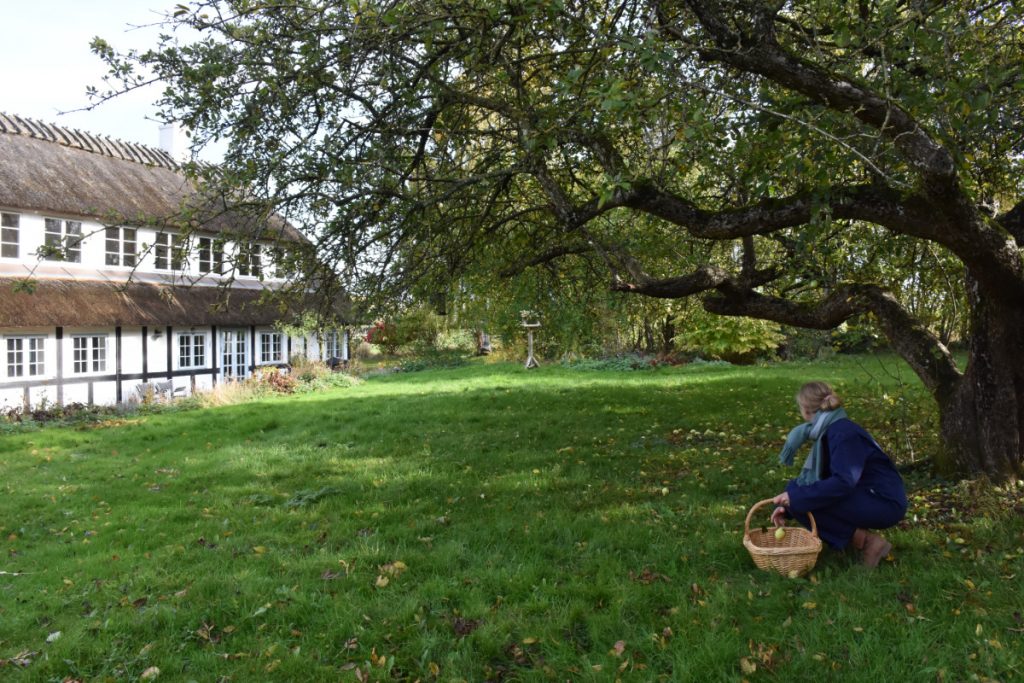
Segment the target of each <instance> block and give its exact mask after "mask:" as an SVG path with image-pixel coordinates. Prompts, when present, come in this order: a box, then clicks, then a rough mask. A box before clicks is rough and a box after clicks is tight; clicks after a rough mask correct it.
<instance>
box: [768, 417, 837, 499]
mask: <svg viewBox="0 0 1024 683" xmlns="http://www.w3.org/2000/svg"><path fill="white" fill-rule="evenodd" d="M844 418H846V411H845V410H843V409H842V408H836V409H835V410H819V411H818V412H817V413H815V414H814V419H813V420H812V421H810V422H805V423H803V424H802V425H798V426H796V427H794V428H793V429H792V431H790V432H789V436H787V437H786V445H784V446H783V447H782V452H781V453H779V464H782V465H792V464H793V457H794V456H795V455H796V452H797V450H798V449H799V448H800V447H801V446H803V445H804V444H805V443H806V442H807V441H813V442H814V444H813V445H812V446H811V454H810V455H808V456H807V460H805V461H804V466H803V468H802V469H801V470H800V476H798V477H797V478H796V483H797V484H798V485H800V486H806V485H807V484H813V483H814V482H816V481H818V480H819V479H821V475H822V474H823V472H822V470H823V469H824V466H825V463H823V462H822V457H821V439H820V438H819V437H820V436H821V435H822V434H824V433H825V430H827V429H828V428H829V426H830V425H831V424H832V423H833V422H835V421H836V420H842V419H844Z"/></svg>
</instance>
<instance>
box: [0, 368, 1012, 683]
mask: <svg viewBox="0 0 1024 683" xmlns="http://www.w3.org/2000/svg"><path fill="white" fill-rule="evenodd" d="M819 378H820V379H825V380H829V381H832V382H833V383H835V384H837V385H838V387H839V391H840V393H842V394H844V395H845V396H846V397H847V408H848V410H849V412H850V413H851V416H852V417H853V418H854V419H856V420H858V421H860V422H861V423H863V424H864V425H865V426H867V427H868V428H869V429H871V430H872V431H873V432H874V433H875V435H876V436H877V437H878V439H879V440H880V441H881V442H882V443H883V444H884V445H886V446H887V447H888V448H890V449H892V450H893V451H894V452H895V453H898V454H899V455H900V457H901V458H903V459H906V458H910V457H916V458H920V457H923V456H924V455H925V454H926V452H927V450H928V449H929V448H934V445H935V439H934V429H935V427H934V415H933V411H932V409H931V406H930V404H929V403H928V401H927V400H926V399H924V398H923V394H922V392H921V390H920V388H919V387H918V386H917V384H916V383H915V382H914V381H913V380H912V379H911V376H910V373H909V372H908V371H907V370H906V368H900V367H899V366H898V364H896V363H895V362H894V361H891V360H889V361H886V362H885V363H882V362H880V361H878V360H875V359H869V358H860V359H844V360H837V361H833V362H829V363H825V364H815V365H805V364H780V365H774V366H769V367H758V368H739V367H730V366H719V365H700V366H698V365H691V366H686V367H679V368H667V369H659V370H653V371H637V372H608V371H603V372H602V371H580V370H575V371H574V370H569V369H565V368H561V367H558V366H554V365H547V366H543V367H541V368H540V369H538V370H533V371H529V372H527V371H524V370H523V369H522V368H521V367H520V366H517V365H471V366H468V367H464V368H460V369H456V370H445V371H426V372H418V373H408V374H395V375H388V376H380V377H375V378H372V379H370V380H368V381H366V382H364V383H362V384H360V385H358V386H355V387H351V388H348V389H341V390H336V391H333V392H331V393H323V394H313V395H305V396H301V397H299V396H296V397H282V398H277V399H270V400H264V401H259V402H254V403H249V404H244V405H236V406H229V407H225V408H218V409H208V410H203V411H201V410H193V411H182V412H167V413H161V414H151V415H142V416H128V417H125V418H124V419H122V420H119V421H114V422H109V423H106V424H105V425H104V426H102V427H99V428H96V427H94V426H90V427H88V428H85V427H83V428H74V427H59V428H57V427H49V428H45V429H42V430H35V431H28V430H24V429H16V430H10V429H8V430H7V431H6V433H4V435H3V436H2V437H0V439H2V440H0V472H2V474H3V480H2V487H3V488H2V496H0V539H2V540H3V555H2V558H0V571H3V572H4V573H3V574H0V679H3V680H11V681H63V680H82V681H105V680H111V681H121V680H131V681H137V680H140V679H154V678H155V679H158V680H174V681H179V680H180V681H190V680H195V681H219V680H224V681H250V680H252V681H262V680H273V681H339V680H340V681H349V680H408V681H414V680H417V679H418V680H421V681H433V680H438V681H460V680H464V681H485V680H491V681H513V680H515V681H533V680H536V681H546V680H556V681H566V680H571V681H613V680H616V679H621V680H623V681H657V680H665V681H689V680H699V681H719V680H721V681H739V680H741V679H743V678H746V679H748V680H750V681H787V682H789V681H819V680H844V681H846V680H850V681H872V682H874V683H877V682H879V681H890V680H903V681H958V680H1000V681H1010V680H1020V679H1021V678H1022V677H1024V619H1022V616H1021V612H1022V611H1024V596H1022V591H1021V590H1020V588H1021V586H1022V585H1024V549H1022V546H1024V520H1022V515H1021V509H1022V508H1021V507H1020V500H1021V498H1022V496H1024V488H1022V489H1015V490H1013V491H1011V492H1003V493H1000V494H997V495H976V494H971V492H970V491H971V489H970V488H969V487H966V486H963V485H961V486H954V485H951V484H947V485H940V484H939V483H936V482H932V481H929V480H927V479H924V476H925V475H924V474H923V473H918V474H915V475H914V476H913V478H911V480H910V484H911V488H912V489H913V493H912V495H913V496H914V497H915V500H914V501H913V502H912V508H911V511H910V516H909V517H908V521H907V523H906V524H905V525H904V527H903V528H901V529H899V530H895V531H893V532H892V533H891V534H890V537H891V540H893V541H894V543H895V545H896V550H895V553H894V556H893V559H892V560H891V561H886V562H883V563H882V566H881V567H880V568H879V569H878V570H877V571H875V572H869V571H866V570H864V569H862V568H861V567H859V566H858V565H857V564H856V561H855V558H853V557H852V556H846V555H841V554H838V553H832V552H829V551H826V552H825V553H823V555H822V556H821V558H820V559H819V561H818V566H817V567H816V569H815V570H814V572H812V574H811V576H810V577H809V579H796V580H793V579H787V578H784V577H780V576H776V575H773V574H769V573H765V572H761V571H759V570H757V569H756V568H755V567H754V566H753V563H752V561H751V559H750V557H749V555H748V554H747V552H746V550H745V549H744V548H743V546H742V542H741V537H742V528H743V519H744V516H745V514H746V512H747V510H748V509H749V507H750V506H751V505H752V504H753V503H755V502H756V501H758V500H760V499H762V498H765V497H770V496H772V495H774V494H776V493H778V492H779V491H780V490H781V489H782V486H783V484H784V483H785V481H786V480H787V479H788V478H789V477H791V476H795V471H794V470H792V469H790V470H789V471H784V468H781V467H780V466H779V465H778V464H777V462H776V453H777V452H778V449H779V447H780V446H781V443H782V440H783V438H784V436H785V434H786V433H787V432H788V430H789V429H790V428H791V427H792V426H793V425H794V424H795V423H796V421H797V420H798V417H797V414H796V410H795V406H794V403H793V400H792V396H793V394H794V393H795V391H796V389H797V388H798V387H799V385H800V383H802V382H803V381H805V380H808V379H819ZM903 382H905V383H906V384H905V385H902V383H903ZM906 435H910V436H911V437H912V439H910V440H908V439H907V438H905V437H906ZM917 471H918V472H921V471H920V470H917ZM1013 505H1017V506H1018V507H1017V509H1016V510H1015V509H1014V508H1013V507H1012V506H1013ZM766 514H767V511H766ZM915 515H916V519H915V518H914V516H915ZM765 521H766V519H765ZM154 667H155V668H154ZM156 669H159V672H157V671H156Z"/></svg>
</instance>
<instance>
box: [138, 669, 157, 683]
mask: <svg viewBox="0 0 1024 683" xmlns="http://www.w3.org/2000/svg"><path fill="white" fill-rule="evenodd" d="M159 675H160V668H159V667H156V666H151V667H149V668H148V669H146V670H145V671H143V672H142V675H141V676H139V680H143V681H149V680H152V679H154V678H156V677H157V676H159Z"/></svg>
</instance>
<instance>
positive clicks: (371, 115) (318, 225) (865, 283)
mask: <svg viewBox="0 0 1024 683" xmlns="http://www.w3.org/2000/svg"><path fill="white" fill-rule="evenodd" d="M168 21H169V23H170V24H171V25H175V24H178V25H186V26H189V27H191V28H194V29H197V30H198V31H199V32H200V33H201V35H202V38H201V39H200V40H196V41H192V42H181V41H177V40H175V39H174V37H173V35H169V36H167V37H166V39H165V40H164V41H163V42H162V43H161V44H160V45H159V46H157V47H156V48H154V49H153V50H152V51H149V52H147V53H144V54H128V55H121V54H118V53H117V52H116V51H115V50H114V48H113V47H112V46H110V45H109V44H107V43H106V42H105V41H103V40H101V39H97V40H96V41H95V43H94V49H95V50H96V51H97V52H98V53H99V54H101V55H102V56H103V57H104V58H105V59H106V60H107V61H108V63H109V64H110V66H111V78H112V79H113V84H112V85H113V90H112V92H116V91H123V90H125V89H132V88H135V87H139V86H140V85H142V84H144V83H146V82H149V81H151V80H162V81H165V82H166V83H168V84H169V85H168V87H167V88H166V90H165V91H164V94H163V96H162V99H161V105H162V106H163V108H164V112H165V114H166V116H167V117H168V118H170V119H174V120H178V121H181V122H183V123H184V124H185V125H186V126H187V127H188V128H190V129H191V130H192V131H194V135H195V140H196V141H197V143H198V144H203V143H204V142H206V141H209V140H212V139H218V138H227V139H228V140H229V141H230V147H229V151H228V153H227V157H226V160H225V164H224V165H223V167H221V168H219V169H217V180H218V181H219V182H229V183H244V184H245V185H246V186H248V187H250V188H256V191H257V192H258V194H259V195H260V197H262V198H263V199H265V200H267V201H269V202H271V203H272V205H273V206H274V207H275V209H276V210H278V211H279V212H280V213H282V214H283V215H285V216H288V217H291V218H293V219H295V220H296V221H297V222H299V223H301V224H303V225H306V226H309V228H310V230H311V233H312V234H313V235H314V238H315V240H316V241H317V243H318V246H319V252H320V255H321V257H322V258H326V259H327V260H328V262H330V263H332V264H333V265H334V266H335V268H336V270H337V271H338V272H342V273H345V274H346V275H347V276H348V282H349V285H350V287H352V288H353V289H355V290H357V291H358V290H360V289H361V290H362V293H363V294H366V295H370V294H372V293H381V292H386V293H388V294H389V295H390V296H394V295H395V292H398V291H409V289H410V288H415V287H419V288H421V291H436V289H437V288H439V287H443V286H447V285H449V284H451V283H453V282H457V281H458V280H459V278H463V277H466V278H470V279H471V278H472V277H473V276H476V277H481V276H486V274H488V273H490V274H496V275H499V276H511V275H515V274H516V273H522V272H524V271H526V270H529V269H535V268H548V269H552V270H557V272H559V273H565V274H566V276H567V277H578V276H580V275H579V274H580V273H584V274H589V275H590V276H592V275H593V274H594V273H598V272H599V273H603V274H604V275H603V277H604V278H605V281H606V282H608V283H609V287H610V288H611V289H612V290H614V291H619V292H626V293H632V294H636V295H644V296H649V297H660V298H669V299H671V298H681V297H686V296H699V297H702V301H703V305H704V307H705V308H706V309H707V310H708V311H709V312H713V313H717V314H723V315H744V316H750V317H757V318H764V319H767V320H773V321H776V322H780V323H784V324H788V325H795V326H803V327H810V328H819V329H828V328H830V327H834V326H837V325H839V324H841V323H842V322H844V321H846V320H848V319H850V318H851V317H854V316H859V315H864V314H868V315H871V316H873V317H874V319H876V320H877V322H878V324H879V326H880V327H881V329H882V330H883V331H884V332H885V334H886V336H887V337H888V339H889V341H890V342H891V343H892V345H893V347H894V348H895V349H896V350H897V351H898V352H899V353H900V354H901V355H902V356H903V357H904V358H905V359H906V360H907V362H908V363H909V364H910V365H911V367H913V368H914V370H915V371H916V372H917V373H918V375H919V376H920V377H921V379H922V380H923V382H924V384H925V385H926V386H927V387H928V388H929V389H930V390H931V392H932V394H933V395H934V396H935V398H936V400H937V402H938V404H939V408H940V413H941V415H942V423H943V434H944V437H945V441H946V444H947V447H948V453H946V454H945V455H943V456H942V457H941V458H940V459H941V461H942V463H943V464H944V465H945V466H946V467H947V468H949V469H958V470H960V471H973V472H984V473H987V474H989V475H991V476H993V477H996V478H999V479H1003V478H1007V477H1010V478H1012V477H1016V476H1019V474H1020V472H1021V463H1022V457H1024V455H1022V454H1024V369H1021V368H1020V367H1019V366H1020V365H1021V364H1020V363H1019V358H1020V355H1021V353H1022V352H1024V260H1022V256H1021V248H1022V246H1024V204H1022V203H1021V199H1022V196H1024V193H1022V190H1024V186H1022V185H1024V173H1022V171H1024V169H1022V165H1024V155H1022V152H1024V133H1022V130H1024V127H1022V126H1021V125H1020V112H1021V111H1022V107H1024V64H1022V62H1024V49H1022V48H1024V45H1022V42H1024V9H1022V8H1021V7H1020V6H1019V5H1018V4H1017V3H1015V2H1010V1H1008V0H1007V1H1003V2H1000V1H985V2H982V1H975V0H955V1H952V2H945V1H942V2H939V1H937V0H932V1H929V0H848V1H846V2H834V1H825V0H811V1H808V2H799V3H794V2H779V1H776V2H768V1H758V0H687V1H678V2H669V1H658V0H619V1H607V2H599V1H589V2H582V1H581V2H576V1H572V0H561V1H559V0H550V1H549V0H520V1H518V2H498V1H497V0H468V1H460V2H449V1H443V0H420V1H412V2H406V1H402V2H399V1H392V2H370V1H361V0H345V1H341V0H286V1H280V0H223V1H221V0H208V1H199V2H190V3H188V4H182V5H178V6H177V8H176V9H175V10H173V11H172V13H171V15H170V16H169V17H168ZM101 96H102V94H101ZM211 180H213V179H212V178H211ZM574 274H575V275H574ZM957 306H960V307H963V308H964V309H965V310H967V311H968V315H967V316H966V318H967V320H968V323H967V325H966V327H967V329H966V330H964V331H963V334H964V339H963V340H964V341H965V342H966V343H967V344H968V350H969V357H970V360H969V362H968V365H967V367H966V368H959V367H957V365H956V363H955V362H954V360H953V357H952V355H951V354H950V353H949V351H948V349H947V347H946V345H945V344H944V343H942V342H943V341H948V339H949V338H950V337H951V336H952V334H953V333H954V332H953V331H951V330H949V329H942V326H943V325H944V324H947V323H948V316H947V318H945V319H944V318H943V317H942V315H941V311H942V310H943V309H946V310H948V309H949V308H950V307H957ZM943 320H945V321H946V322H945V323H943V322H942V321H943ZM940 336H941V337H942V339H941V340H940V338H939V337H940Z"/></svg>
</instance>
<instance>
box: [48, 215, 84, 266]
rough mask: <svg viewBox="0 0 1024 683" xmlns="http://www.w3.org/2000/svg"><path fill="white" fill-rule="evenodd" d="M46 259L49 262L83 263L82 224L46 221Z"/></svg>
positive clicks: (53, 219) (54, 219)
mask: <svg viewBox="0 0 1024 683" xmlns="http://www.w3.org/2000/svg"><path fill="white" fill-rule="evenodd" d="M44 244H45V246H46V249H45V252H44V258H46V260H48V261H68V262H70V263H81V262H82V223H81V221H62V220H60V219H59V218H47V219H46V233H45V241H44Z"/></svg>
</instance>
